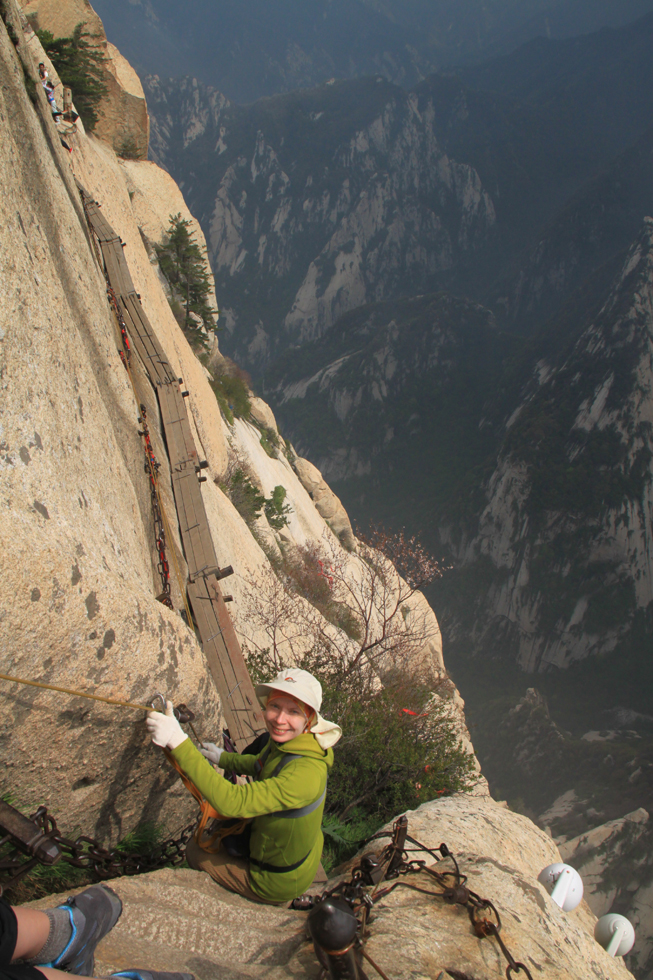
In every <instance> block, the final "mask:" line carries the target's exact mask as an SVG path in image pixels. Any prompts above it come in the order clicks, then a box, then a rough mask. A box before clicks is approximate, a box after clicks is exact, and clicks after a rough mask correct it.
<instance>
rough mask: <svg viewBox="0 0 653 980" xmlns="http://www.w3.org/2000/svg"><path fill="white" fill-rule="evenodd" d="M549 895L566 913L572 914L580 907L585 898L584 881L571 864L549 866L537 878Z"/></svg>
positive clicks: (560, 863) (559, 862) (559, 863)
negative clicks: (573, 910)
mask: <svg viewBox="0 0 653 980" xmlns="http://www.w3.org/2000/svg"><path fill="white" fill-rule="evenodd" d="M537 880H538V881H539V882H540V884H541V885H544V887H545V888H546V890H547V891H548V893H549V895H550V896H551V898H552V899H553V901H554V902H555V903H556V905H559V906H560V908H561V909H562V910H563V911H564V912H571V911H572V909H575V908H576V906H577V905H580V903H581V899H582V897H583V879H582V878H581V876H580V875H579V874H578V872H577V871H576V869H575V868H572V867H571V866H570V865H569V864H562V862H561V861H558V863H557V864H549V865H548V866H547V867H546V868H545V869H544V871H541V872H540V873H539V875H538V877H537Z"/></svg>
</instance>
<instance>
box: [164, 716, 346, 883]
mask: <svg viewBox="0 0 653 980" xmlns="http://www.w3.org/2000/svg"><path fill="white" fill-rule="evenodd" d="M268 749H269V752H268ZM266 753H267V757H266ZM172 754H173V756H174V757H175V759H176V760H177V762H178V763H179V765H180V766H181V768H182V769H183V770H184V772H185V773H186V774H187V775H188V776H189V778H190V779H191V780H192V782H193V783H195V785H196V786H197V788H198V789H199V791H200V792H201V793H202V795H203V796H204V797H206V799H207V800H208V801H209V803H210V804H211V805H212V806H214V807H215V809H216V810H217V811H218V813H221V814H222V815H223V816H224V817H244V818H252V817H253V821H252V838H251V842H250V858H251V863H250V868H249V870H250V877H251V882H252V889H253V890H254V891H255V892H256V893H257V894H258V895H260V896H261V897H262V898H266V899H268V901H271V902H286V901H290V899H293V898H296V897H297V896H298V895H301V894H302V892H304V891H306V889H307V888H308V887H309V885H310V884H311V882H312V881H313V878H314V877H315V873H316V871H317V868H318V865H319V863H320V858H321V857H322V845H323V843H324V839H323V837H322V830H321V826H322V813H323V811H324V799H322V802H321V803H320V805H319V806H317V807H316V808H315V809H314V810H313V811H312V812H311V813H309V814H307V815H305V816H298V817H295V818H290V817H283V815H282V811H284V810H286V811H287V810H294V809H300V808H302V807H305V806H307V805H309V804H311V803H314V802H315V801H316V800H319V799H320V797H321V796H323V794H324V793H325V791H326V781H327V770H328V769H329V768H330V767H331V766H332V765H333V749H327V750H325V749H322V748H320V746H319V745H318V743H317V741H316V739H315V736H314V735H311V734H310V733H307V734H304V735H298V736H297V738H293V739H291V741H290V742H284V743H283V744H282V745H278V744H277V743H276V742H273V741H272V740H270V742H268V745H267V746H266V747H265V748H264V749H263V751H262V752H260V753H259V755H258V756H256V755H236V754H235V753H229V752H225V753H223V755H222V757H221V759H220V765H221V766H222V768H223V769H225V770H226V771H227V772H235V773H237V774H238V775H239V776H256V775H257V772H256V768H257V767H256V763H257V761H258V760H259V759H264V763H263V768H262V771H261V773H260V777H259V781H256V782H252V783H246V784H245V785H244V786H234V785H233V783H230V782H228V780H226V779H224V778H223V777H222V776H220V775H219V774H218V773H217V772H216V771H215V769H214V768H213V766H211V765H210V764H209V762H207V760H206V759H205V758H204V756H203V755H202V754H201V753H200V752H199V751H198V750H197V749H196V747H195V746H194V745H193V743H192V742H191V740H190V739H189V738H188V739H186V740H185V741H184V742H182V743H181V745H179V746H178V747H177V748H176V749H175V750H174V751H173V753H172ZM285 754H290V755H298V756H300V757H301V758H299V759H292V760H291V761H290V762H288V763H286V765H284V767H283V768H282V769H281V771H280V772H279V774H278V775H277V776H273V775H272V774H273V773H274V771H275V769H276V768H277V766H278V765H279V763H280V762H281V761H282V759H283V757H284V755H285ZM303 859H304V860H303ZM256 862H260V863H261V864H264V865H270V866H272V867H275V868H286V867H288V866H289V865H294V864H298V863H299V862H301V863H299V866H298V867H297V868H295V869H294V870H290V871H283V872H278V871H267V870H265V869H262V868H260V867H258V866H257V863H256Z"/></svg>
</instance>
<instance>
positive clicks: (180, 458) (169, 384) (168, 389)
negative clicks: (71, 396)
mask: <svg viewBox="0 0 653 980" xmlns="http://www.w3.org/2000/svg"><path fill="white" fill-rule="evenodd" d="M80 192H81V194H82V199H83V201H84V209H85V211H86V214H87V216H88V219H89V222H90V224H91V226H92V229H93V232H94V233H95V236H96V238H97V239H98V242H99V245H100V249H101V252H102V257H103V259H104V265H105V271H106V276H107V279H108V281H109V284H110V286H111V288H112V289H113V291H114V293H115V294H116V299H117V301H118V303H119V304H120V307H121V309H122V311H123V315H124V320H125V324H126V326H127V331H128V333H129V337H130V340H131V341H132V345H133V348H134V350H135V351H136V352H137V353H138V355H139V357H140V358H141V360H142V362H143V365H144V366H145V369H146V371H147V374H148V377H149V378H150V381H151V382H152V385H153V386H154V390H155V391H156V394H157V398H158V401H159V408H160V411H161V421H162V423H163V431H164V434H165V439H166V444H167V449H168V456H169V459H170V470H171V473H172V489H173V493H174V498H175V506H176V508H177V516H178V520H179V528H180V531H181V541H182V545H183V549H184V555H185V557H186V562H187V564H188V573H189V584H188V598H189V600H190V604H191V607H192V610H193V615H194V617H195V621H196V623H197V628H198V632H199V635H200V639H201V643H202V649H203V651H204V655H205V657H206V662H207V665H208V668H209V671H210V673H211V676H212V677H213V681H214V683H215V686H216V688H217V690H218V694H219V695H220V700H221V702H222V710H223V714H224V718H225V722H226V724H227V727H228V729H229V733H230V735H231V738H232V740H233V741H234V742H235V744H236V748H237V749H239V750H242V749H243V748H244V747H245V746H246V745H247V744H248V742H251V741H252V739H253V738H254V737H255V735H257V734H258V733H259V732H261V731H263V730H264V728H265V724H264V722H263V715H262V713H261V709H260V707H259V705H258V702H257V700H256V695H255V693H254V686H253V684H252V681H251V678H250V676H249V673H248V670H247V665H246V663H245V658H244V657H243V654H242V650H241V649H240V644H239V642H238V637H237V636H236V632H235V630H234V626H233V623H232V621H231V616H230V615H229V612H228V610H227V607H226V604H225V601H224V597H223V595H222V592H221V591H220V585H219V579H218V577H217V576H218V574H219V568H218V561H217V557H216V554H215V548H214V545H213V539H212V537H211V531H210V528H209V523H208V519H207V516H206V508H205V507H204V500H203V499H202V491H201V487H200V483H199V479H198V478H199V475H200V473H201V469H200V465H199V464H200V459H199V456H198V453H197V448H196V446H195V440H194V439H193V433H192V429H191V426H190V420H189V418H188V410H187V408H186V398H185V397H184V395H183V393H182V390H181V388H180V379H179V378H178V377H177V376H176V374H175V373H174V371H173V369H172V367H171V365H170V364H169V363H168V361H167V359H166V356H165V353H164V351H163V348H162V347H161V345H160V344H159V341H158V339H157V337H156V334H155V333H154V330H153V329H152V325H151V324H150V322H149V320H148V318H147V315H146V313H145V311H144V309H143V307H142V306H141V302H140V299H139V297H138V294H137V292H136V290H135V288H134V284H133V282H132V278H131V275H130V272H129V268H128V266H127V263H126V261H125V256H124V254H123V248H122V242H121V240H120V238H119V237H118V236H117V235H116V233H115V232H114V230H113V228H112V227H111V225H110V224H109V222H108V221H107V220H106V218H105V217H104V216H103V214H102V213H101V210H100V206H99V205H98V204H97V202H95V201H93V200H92V199H91V198H90V196H89V195H88V194H87V193H86V191H84V189H83V188H82V187H80Z"/></svg>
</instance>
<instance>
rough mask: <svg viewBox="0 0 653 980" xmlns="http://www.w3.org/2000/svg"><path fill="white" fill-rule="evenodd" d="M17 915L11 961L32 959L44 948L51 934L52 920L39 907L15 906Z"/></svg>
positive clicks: (14, 910) (14, 909)
mask: <svg viewBox="0 0 653 980" xmlns="http://www.w3.org/2000/svg"><path fill="white" fill-rule="evenodd" d="M12 911H13V913H14V915H15V916H16V945H15V947H14V953H13V956H12V957H11V962H12V963H13V962H14V961H15V960H31V959H33V957H35V956H37V955H38V953H40V951H41V950H42V949H43V947H44V946H45V944H46V942H47V941H48V936H49V935H50V920H49V919H48V917H47V915H46V914H45V912H39V911H38V909H24V908H20V906H14V907H13V909H12Z"/></svg>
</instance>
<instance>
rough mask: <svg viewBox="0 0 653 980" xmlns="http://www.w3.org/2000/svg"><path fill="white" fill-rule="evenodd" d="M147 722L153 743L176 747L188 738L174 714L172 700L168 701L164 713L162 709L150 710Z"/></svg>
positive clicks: (170, 747)
mask: <svg viewBox="0 0 653 980" xmlns="http://www.w3.org/2000/svg"><path fill="white" fill-rule="evenodd" d="M145 724H146V725H147V730H148V732H149V733H150V735H151V736H152V741H153V743H154V744H155V745H160V746H161V748H164V749H176V748H177V746H178V745H181V743H182V742H185V741H186V739H187V738H188V735H187V734H186V732H185V731H184V730H183V728H182V727H181V725H180V724H179V722H178V721H177V719H176V718H175V716H174V714H173V711H172V701H166V713H165V714H164V715H162V714H161V712H160V711H150V713H149V714H148V716H147V718H146V719H145Z"/></svg>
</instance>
